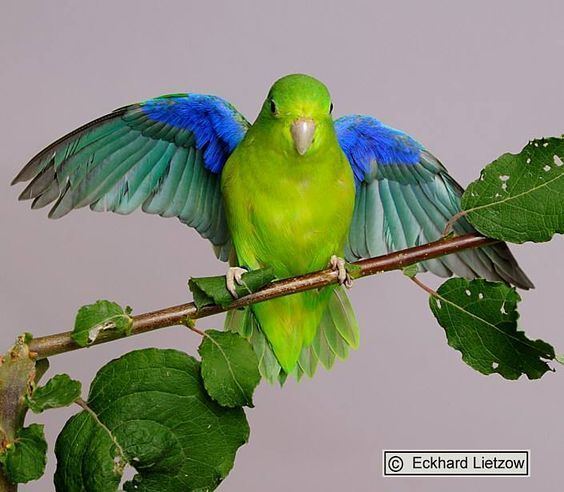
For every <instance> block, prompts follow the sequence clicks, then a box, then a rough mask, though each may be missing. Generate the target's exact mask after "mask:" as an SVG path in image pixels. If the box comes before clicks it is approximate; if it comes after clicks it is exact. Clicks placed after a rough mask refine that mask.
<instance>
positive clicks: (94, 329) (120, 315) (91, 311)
mask: <svg viewBox="0 0 564 492" xmlns="http://www.w3.org/2000/svg"><path fill="white" fill-rule="evenodd" d="M130 314H131V308H129V307H126V308H125V309H123V308H122V307H121V306H120V305H119V304H116V303H115V302H111V301H105V300H101V301H96V302H95V303H94V304H88V305H87V306H82V307H81V308H80V309H79V310H78V313H77V315H76V319H75V322H74V330H73V331H72V334H71V336H72V338H73V340H74V341H75V342H76V343H78V344H79V345H80V346H81V347H86V346H87V345H90V344H92V343H94V342H95V341H96V339H97V338H98V337H99V336H101V335H102V334H104V333H106V332H108V331H115V332H118V333H123V334H126V335H129V334H130V333H131V326H132V323H133V319H132V318H131V316H130Z"/></svg>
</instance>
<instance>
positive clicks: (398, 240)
mask: <svg viewBox="0 0 564 492" xmlns="http://www.w3.org/2000/svg"><path fill="white" fill-rule="evenodd" d="M335 129H336V132H337V138H338V140H339V144H340V145H341V148H342V149H343V151H344V153H345V154H346V156H347V158H348V160H349V162H350V164H351V167H352V169H353V172H354V176H355V181H356V185H357V193H356V202H355V211H354V218H353V222H352V225H351V230H350V233H349V243H348V247H347V252H346V256H347V259H349V260H350V261H353V260H356V259H360V258H367V257H372V256H379V255H383V254H387V253H389V252H393V251H397V250H400V249H404V248H408V247H412V246H417V245H420V244H425V243H428V242H431V241H435V240H437V239H439V238H440V237H441V235H442V233H443V230H444V228H445V226H446V223H447V222H448V220H449V219H450V218H451V217H452V216H453V215H455V214H456V213H457V212H459V211H460V197H461V195H462V192H463V189H462V188H461V187H460V185H458V183H456V181H454V179H452V178H451V177H450V176H449V174H448V172H447V170H446V169H445V168H444V166H443V165H442V164H441V163H440V162H439V161H438V160H437V159H436V158H435V157H434V156H433V155H432V154H431V153H429V152H428V151H427V150H425V148H424V147H423V146H422V145H421V144H419V143H418V142H416V141H415V140H414V139H413V138H411V137H409V136H408V135H406V134H405V133H403V132H401V131H399V130H395V129H393V128H390V127H388V126H386V125H384V124H382V123H381V122H379V121H378V120H376V119H375V118H372V117H370V116H344V117H342V118H339V119H338V120H336V121H335ZM473 231H474V228H473V227H472V226H471V225H470V223H469V222H468V221H466V219H465V218H461V219H460V220H459V221H457V222H456V224H455V225H454V232H456V233H457V234H464V233H468V232H473ZM420 269H421V270H422V271H425V270H429V271H431V272H433V273H435V274H436V275H439V276H441V277H447V276H450V275H452V274H453V273H454V274H456V275H459V276H462V277H466V278H474V277H482V278H485V279H488V280H492V281H506V282H509V283H512V284H514V285H516V286H519V287H522V288H531V287H533V285H532V283H531V281H530V280H529V279H528V278H527V276H526V275H525V273H524V272H523V271H522V270H521V268H520V267H519V265H518V264H517V262H516V260H515V258H514V257H513V255H512V254H511V252H510V251H509V248H508V247H507V245H505V244H499V245H495V246H491V247H486V248H481V249H478V250H467V251H462V252H460V253H457V254H455V255H448V256H444V257H441V258H437V259H433V260H428V261H425V262H423V263H422V264H421V265H420Z"/></svg>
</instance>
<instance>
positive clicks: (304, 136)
mask: <svg viewBox="0 0 564 492" xmlns="http://www.w3.org/2000/svg"><path fill="white" fill-rule="evenodd" d="M290 132H291V133H292V138H293V139H294V146H295V147H296V150H297V152H298V154H300V155H304V154H305V153H306V152H307V151H308V149H309V148H310V147H311V143H312V142H313V135H314V134H315V122H314V121H313V120H312V119H311V118H298V119H297V120H296V121H294V122H293V123H292V127H291V128H290Z"/></svg>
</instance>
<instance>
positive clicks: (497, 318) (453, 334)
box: [429, 278, 555, 379]
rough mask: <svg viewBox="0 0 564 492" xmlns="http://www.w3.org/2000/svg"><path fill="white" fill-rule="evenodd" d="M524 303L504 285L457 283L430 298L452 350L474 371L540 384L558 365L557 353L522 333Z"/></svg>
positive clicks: (448, 284)
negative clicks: (519, 326) (553, 365)
mask: <svg viewBox="0 0 564 492" xmlns="http://www.w3.org/2000/svg"><path fill="white" fill-rule="evenodd" d="M520 300H521V298H520V297H519V294H518V293H517V291H516V290H515V289H514V288H512V287H509V286H507V285H505V284H503V283H495V282H487V281H486V280H482V279H476V280H466V279H462V278H452V279H450V280H447V281H446V282H445V283H444V284H443V285H441V287H440V288H439V290H438V291H437V296H431V297H430V299H429V305H430V307H431V311H432V312H433V314H434V315H435V318H437V321H438V322H439V324H440V325H441V326H442V327H443V328H444V329H445V332H446V336H447V340H448V344H449V345H450V346H451V347H453V348H454V349H456V350H459V351H460V352H462V360H463V361H464V362H466V363H467V364H468V365H469V366H470V367H473V368H474V369H476V370H477V371H479V372H481V373H482V374H492V373H498V374H499V375H501V376H502V377H504V378H506V379H518V378H519V377H520V376H521V375H522V374H526V375H527V377H528V378H529V379H538V378H540V377H541V376H542V375H543V374H544V373H545V372H547V371H549V370H551V368H550V366H549V365H548V364H547V362H546V361H549V360H553V359H554V357H555V354H554V349H553V348H552V346H551V345H549V344H548V343H546V342H544V341H542V340H530V339H529V338H527V337H526V336H525V334H524V333H523V332H522V331H519V330H518V329H517V319H518V318H519V313H518V312H517V303H518V302H519V301H520Z"/></svg>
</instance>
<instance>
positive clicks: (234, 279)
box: [225, 267, 247, 299]
mask: <svg viewBox="0 0 564 492" xmlns="http://www.w3.org/2000/svg"><path fill="white" fill-rule="evenodd" d="M244 273H247V270H245V269H244V268H240V267H230V268H229V270H227V274H226V275H225V283H226V284H227V290H228V291H229V292H230V294H231V295H232V296H233V298H234V299H237V298H238V297H239V296H238V295H237V290H236V287H237V285H243V284H244V282H243V279H242V278H241V277H242V276H243V274H244Z"/></svg>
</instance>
